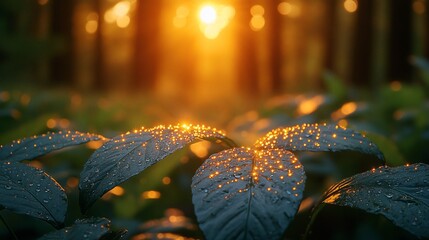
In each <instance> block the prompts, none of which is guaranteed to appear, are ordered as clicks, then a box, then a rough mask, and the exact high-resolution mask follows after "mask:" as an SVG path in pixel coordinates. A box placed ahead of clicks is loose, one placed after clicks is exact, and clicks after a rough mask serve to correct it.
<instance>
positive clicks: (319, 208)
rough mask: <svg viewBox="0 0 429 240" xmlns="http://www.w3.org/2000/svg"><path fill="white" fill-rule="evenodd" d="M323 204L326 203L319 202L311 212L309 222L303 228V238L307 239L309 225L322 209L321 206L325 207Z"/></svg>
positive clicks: (311, 224)
mask: <svg viewBox="0 0 429 240" xmlns="http://www.w3.org/2000/svg"><path fill="white" fill-rule="evenodd" d="M325 205H326V204H324V203H319V204H317V206H316V207H315V208H314V209H313V213H312V214H311V217H310V222H309V223H308V225H307V228H306V229H305V234H304V239H308V237H309V235H310V231H311V227H312V226H313V223H314V221H315V220H316V217H317V215H318V214H319V212H320V211H321V210H322V209H323V207H325Z"/></svg>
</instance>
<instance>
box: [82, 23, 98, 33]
mask: <svg viewBox="0 0 429 240" xmlns="http://www.w3.org/2000/svg"><path fill="white" fill-rule="evenodd" d="M97 29H98V22H97V21H96V20H89V21H87V22H86V24H85V31H86V32H87V33H89V34H93V33H95V32H97Z"/></svg>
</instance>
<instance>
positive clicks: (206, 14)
mask: <svg viewBox="0 0 429 240" xmlns="http://www.w3.org/2000/svg"><path fill="white" fill-rule="evenodd" d="M199 16H200V20H201V21H202V22H203V23H205V24H212V23H214V22H215V21H216V19H217V12H216V9H215V8H214V7H213V6H211V5H206V6H204V7H202V8H201V10H200V14H199Z"/></svg>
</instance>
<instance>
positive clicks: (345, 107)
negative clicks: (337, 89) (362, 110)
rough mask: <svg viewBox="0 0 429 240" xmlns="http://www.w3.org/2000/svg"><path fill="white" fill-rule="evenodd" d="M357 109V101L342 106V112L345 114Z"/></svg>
mask: <svg viewBox="0 0 429 240" xmlns="http://www.w3.org/2000/svg"><path fill="white" fill-rule="evenodd" d="M356 109H357V104H356V103H355V102H348V103H345V104H344V105H343V106H341V113H342V114H343V115H345V116H347V115H350V114H352V113H354V112H355V111H356Z"/></svg>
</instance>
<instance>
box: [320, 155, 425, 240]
mask: <svg viewBox="0 0 429 240" xmlns="http://www.w3.org/2000/svg"><path fill="white" fill-rule="evenodd" d="M323 199H324V200H323V202H324V203H328V204H335V205H340V206H348V207H354V208H359V209H362V210H364V211H366V212H369V213H375V214H382V215H384V216H385V217H386V218H388V219H389V220H391V221H392V222H393V223H394V224H395V225H397V226H399V227H401V228H403V229H405V230H407V231H409V232H410V233H412V234H414V235H416V236H418V237H425V238H427V237H429V165H427V164H423V163H420V164H413V165H407V166H402V167H395V168H390V167H386V166H383V167H380V168H378V169H373V170H371V171H368V172H364V173H361V174H357V175H354V176H352V177H350V178H347V179H344V180H342V181H341V182H339V183H337V184H335V185H333V186H332V187H330V189H329V190H328V191H327V192H326V193H325V195H324V197H323Z"/></svg>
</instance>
